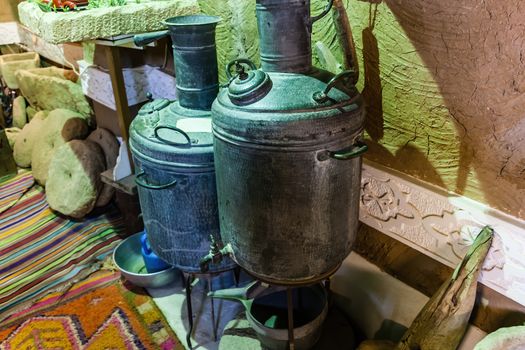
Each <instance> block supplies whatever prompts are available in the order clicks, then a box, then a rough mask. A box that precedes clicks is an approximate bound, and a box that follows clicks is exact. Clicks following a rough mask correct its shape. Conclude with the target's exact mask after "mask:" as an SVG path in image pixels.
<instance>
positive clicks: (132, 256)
mask: <svg viewBox="0 0 525 350" xmlns="http://www.w3.org/2000/svg"><path fill="white" fill-rule="evenodd" d="M141 234H142V232H139V233H135V234H134V235H132V236H129V237H128V238H126V239H124V240H123V241H122V242H120V244H119V245H118V246H117V247H116V248H115V250H114V251H113V261H114V262H115V265H116V266H117V267H118V269H119V270H120V272H121V273H122V276H124V277H125V278H126V279H127V280H128V281H130V282H131V283H133V284H134V285H136V286H140V287H146V288H159V287H164V286H166V285H168V284H170V283H173V282H174V281H175V280H176V279H177V278H178V277H179V273H178V271H177V268H175V267H170V268H168V269H165V270H162V271H158V272H153V273H148V272H147V271H146V264H145V263H144V258H143V257H142V254H141V252H140V248H141V243H140V236H141Z"/></svg>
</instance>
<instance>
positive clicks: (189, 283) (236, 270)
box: [181, 266, 241, 349]
mask: <svg viewBox="0 0 525 350" xmlns="http://www.w3.org/2000/svg"><path fill="white" fill-rule="evenodd" d="M225 272H233V278H234V283H235V286H238V285H239V278H240V274H241V268H240V266H235V267H233V268H231V269H227V270H222V271H216V272H184V271H181V275H182V281H183V283H184V289H185V291H186V309H187V312H188V326H189V329H188V333H187V334H186V344H187V345H188V347H189V348H190V349H192V348H193V346H192V344H191V335H192V333H193V305H192V299H191V294H192V290H193V287H194V286H195V284H196V283H197V282H198V281H199V278H200V277H204V278H205V279H206V282H207V288H208V292H211V291H212V290H213V284H212V279H213V277H216V276H218V275H220V274H222V273H225ZM209 299H210V313H211V322H212V330H213V340H214V341H217V324H216V322H215V304H214V301H213V298H211V297H210V298H209Z"/></svg>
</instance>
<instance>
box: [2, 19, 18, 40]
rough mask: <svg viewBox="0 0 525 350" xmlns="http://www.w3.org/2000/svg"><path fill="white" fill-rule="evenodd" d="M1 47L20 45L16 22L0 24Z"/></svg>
mask: <svg viewBox="0 0 525 350" xmlns="http://www.w3.org/2000/svg"><path fill="white" fill-rule="evenodd" d="M0 33H2V35H0V45H10V44H18V43H19V42H20V36H19V35H18V24H17V23H16V22H3V23H0Z"/></svg>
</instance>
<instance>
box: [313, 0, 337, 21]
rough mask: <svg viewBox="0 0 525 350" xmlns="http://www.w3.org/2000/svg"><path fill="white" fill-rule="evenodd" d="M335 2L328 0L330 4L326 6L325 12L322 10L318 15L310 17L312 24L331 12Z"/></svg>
mask: <svg viewBox="0 0 525 350" xmlns="http://www.w3.org/2000/svg"><path fill="white" fill-rule="evenodd" d="M333 4H334V0H328V4H326V7H325V8H324V10H323V12H321V13H320V14H318V15H317V16H314V17H312V18H310V25H312V24H314V22H315V21H318V20H320V19H321V18H323V17H324V16H326V15H327V14H328V12H330V9H331V8H332V5H333Z"/></svg>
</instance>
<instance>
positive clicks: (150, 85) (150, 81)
mask: <svg viewBox="0 0 525 350" xmlns="http://www.w3.org/2000/svg"><path fill="white" fill-rule="evenodd" d="M78 65H79V68H80V72H81V74H80V80H81V83H82V90H83V91H84V94H85V95H87V96H89V97H90V98H92V99H93V100H95V101H97V102H99V103H101V104H103V105H105V106H106V107H108V108H111V109H112V110H116V107H115V97H114V95H113V90H112V85H111V78H110V76H109V73H108V72H106V71H103V70H102V69H100V68H98V67H96V66H93V65H89V64H88V63H87V62H86V61H78ZM122 73H123V75H124V85H125V86H126V95H127V98H128V104H129V105H130V106H132V105H136V104H137V103H140V102H144V101H146V100H147V96H146V95H147V93H151V94H152V96H153V98H167V99H170V100H174V99H176V90H175V78H174V77H173V76H171V75H169V74H166V73H164V72H161V71H160V70H159V69H158V68H155V67H151V66H148V65H145V66H140V67H136V68H124V69H123V70H122Z"/></svg>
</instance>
